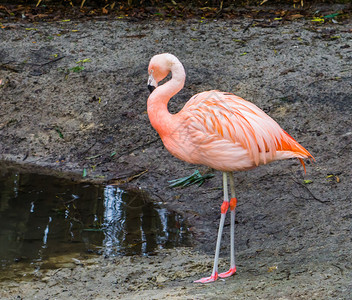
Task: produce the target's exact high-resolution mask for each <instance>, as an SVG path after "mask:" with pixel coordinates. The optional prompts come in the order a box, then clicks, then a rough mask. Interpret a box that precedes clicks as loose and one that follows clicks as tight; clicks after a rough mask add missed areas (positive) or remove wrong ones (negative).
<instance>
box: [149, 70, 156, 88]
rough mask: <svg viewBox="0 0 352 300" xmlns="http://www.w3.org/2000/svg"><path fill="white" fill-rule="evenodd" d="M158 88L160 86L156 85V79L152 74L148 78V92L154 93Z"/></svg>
mask: <svg viewBox="0 0 352 300" xmlns="http://www.w3.org/2000/svg"><path fill="white" fill-rule="evenodd" d="M157 86H158V84H157V83H156V81H155V79H154V77H153V73H152V72H151V73H150V75H149V78H148V90H149V92H150V93H152V92H153V91H154V90H155V89H156V87H157Z"/></svg>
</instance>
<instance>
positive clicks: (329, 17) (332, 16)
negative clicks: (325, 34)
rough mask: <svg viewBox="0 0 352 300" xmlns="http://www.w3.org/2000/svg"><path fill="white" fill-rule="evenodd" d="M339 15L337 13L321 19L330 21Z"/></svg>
mask: <svg viewBox="0 0 352 300" xmlns="http://www.w3.org/2000/svg"><path fill="white" fill-rule="evenodd" d="M338 15H339V13H335V14H331V15H326V16H324V17H323V18H324V19H332V18H335V17H337V16H338Z"/></svg>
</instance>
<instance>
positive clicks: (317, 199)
mask: <svg viewBox="0 0 352 300" xmlns="http://www.w3.org/2000/svg"><path fill="white" fill-rule="evenodd" d="M291 179H292V180H293V181H294V182H295V183H297V184H299V185H300V186H302V187H304V188H305V190H306V191H307V192H308V193H309V195H311V197H312V198H313V199H314V200H316V201H318V202H320V203H323V204H328V203H329V202H330V201H328V200H327V201H323V200H321V199H319V198H317V197H316V196H315V195H314V194H313V193H312V192H311V190H310V189H309V188H308V187H307V186H306V185H305V184H303V183H302V182H299V181H297V180H296V179H295V178H294V177H291Z"/></svg>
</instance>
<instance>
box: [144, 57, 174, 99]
mask: <svg viewBox="0 0 352 300" xmlns="http://www.w3.org/2000/svg"><path fill="white" fill-rule="evenodd" d="M175 62H178V59H177V58H176V56H174V55H172V54H169V53H163V54H158V55H155V56H153V57H152V59H151V60H150V62H149V67H148V74H149V78H148V89H149V91H150V92H151V93H152V92H153V91H154V90H155V89H156V88H157V87H158V83H159V82H160V81H162V80H163V79H164V78H165V77H166V76H167V75H168V74H169V73H170V71H171V67H172V65H173V64H174V63H175Z"/></svg>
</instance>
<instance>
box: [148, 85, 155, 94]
mask: <svg viewBox="0 0 352 300" xmlns="http://www.w3.org/2000/svg"><path fill="white" fill-rule="evenodd" d="M148 90H149V92H150V93H153V91H154V90H155V86H153V85H150V84H148Z"/></svg>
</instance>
